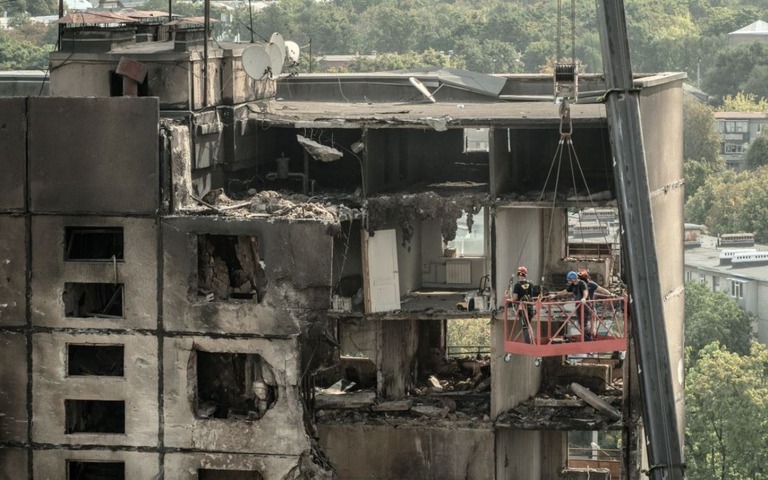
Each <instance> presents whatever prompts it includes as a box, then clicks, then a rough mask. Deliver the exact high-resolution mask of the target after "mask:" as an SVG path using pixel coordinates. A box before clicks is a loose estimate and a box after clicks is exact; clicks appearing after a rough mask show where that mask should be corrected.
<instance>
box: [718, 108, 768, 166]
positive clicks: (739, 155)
mask: <svg viewBox="0 0 768 480" xmlns="http://www.w3.org/2000/svg"><path fill="white" fill-rule="evenodd" d="M715 120H717V131H718V133H719V134H720V141H721V147H720V154H721V155H722V156H723V159H724V160H725V164H726V166H727V167H728V168H730V169H733V170H736V171H738V172H740V171H742V170H744V169H745V168H746V164H745V153H746V152H747V149H748V148H749V145H750V144H751V143H752V142H753V141H754V140H755V139H756V138H757V137H758V136H760V135H761V134H762V133H763V129H764V128H766V126H768V114H766V113H762V112H715Z"/></svg>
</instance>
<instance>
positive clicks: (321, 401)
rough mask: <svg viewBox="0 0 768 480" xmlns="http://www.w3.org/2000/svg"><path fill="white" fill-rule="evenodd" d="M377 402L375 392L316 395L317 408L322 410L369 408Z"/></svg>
mask: <svg viewBox="0 0 768 480" xmlns="http://www.w3.org/2000/svg"><path fill="white" fill-rule="evenodd" d="M375 400H376V393H375V392H354V393H343V394H340V395H327V394H323V393H318V394H317V395H315V408H316V409H318V410H320V409H346V408H369V407H372V406H373V404H374V402H375Z"/></svg>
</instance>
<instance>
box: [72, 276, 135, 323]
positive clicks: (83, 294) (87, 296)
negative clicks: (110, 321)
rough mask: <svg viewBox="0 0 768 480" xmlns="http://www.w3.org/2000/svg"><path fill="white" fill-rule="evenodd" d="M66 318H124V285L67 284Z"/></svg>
mask: <svg viewBox="0 0 768 480" xmlns="http://www.w3.org/2000/svg"><path fill="white" fill-rule="evenodd" d="M63 300H64V316H66V317H80V318H87V317H98V318H123V285H122V284H119V283H65V284H64V293H63Z"/></svg>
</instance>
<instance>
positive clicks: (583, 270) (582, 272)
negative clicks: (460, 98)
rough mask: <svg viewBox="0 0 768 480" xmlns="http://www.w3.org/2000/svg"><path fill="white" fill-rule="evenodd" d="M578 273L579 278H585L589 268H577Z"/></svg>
mask: <svg viewBox="0 0 768 480" xmlns="http://www.w3.org/2000/svg"><path fill="white" fill-rule="evenodd" d="M578 275H579V278H580V279H582V280H586V279H588V278H589V270H587V269H586V268H581V269H579V272H578Z"/></svg>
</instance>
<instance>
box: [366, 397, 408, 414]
mask: <svg viewBox="0 0 768 480" xmlns="http://www.w3.org/2000/svg"><path fill="white" fill-rule="evenodd" d="M411 405H413V402H412V401H410V400H393V401H391V402H382V403H377V404H376V405H374V406H372V407H371V410H373V411H374V412H405V411H408V410H410V409H411Z"/></svg>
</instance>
